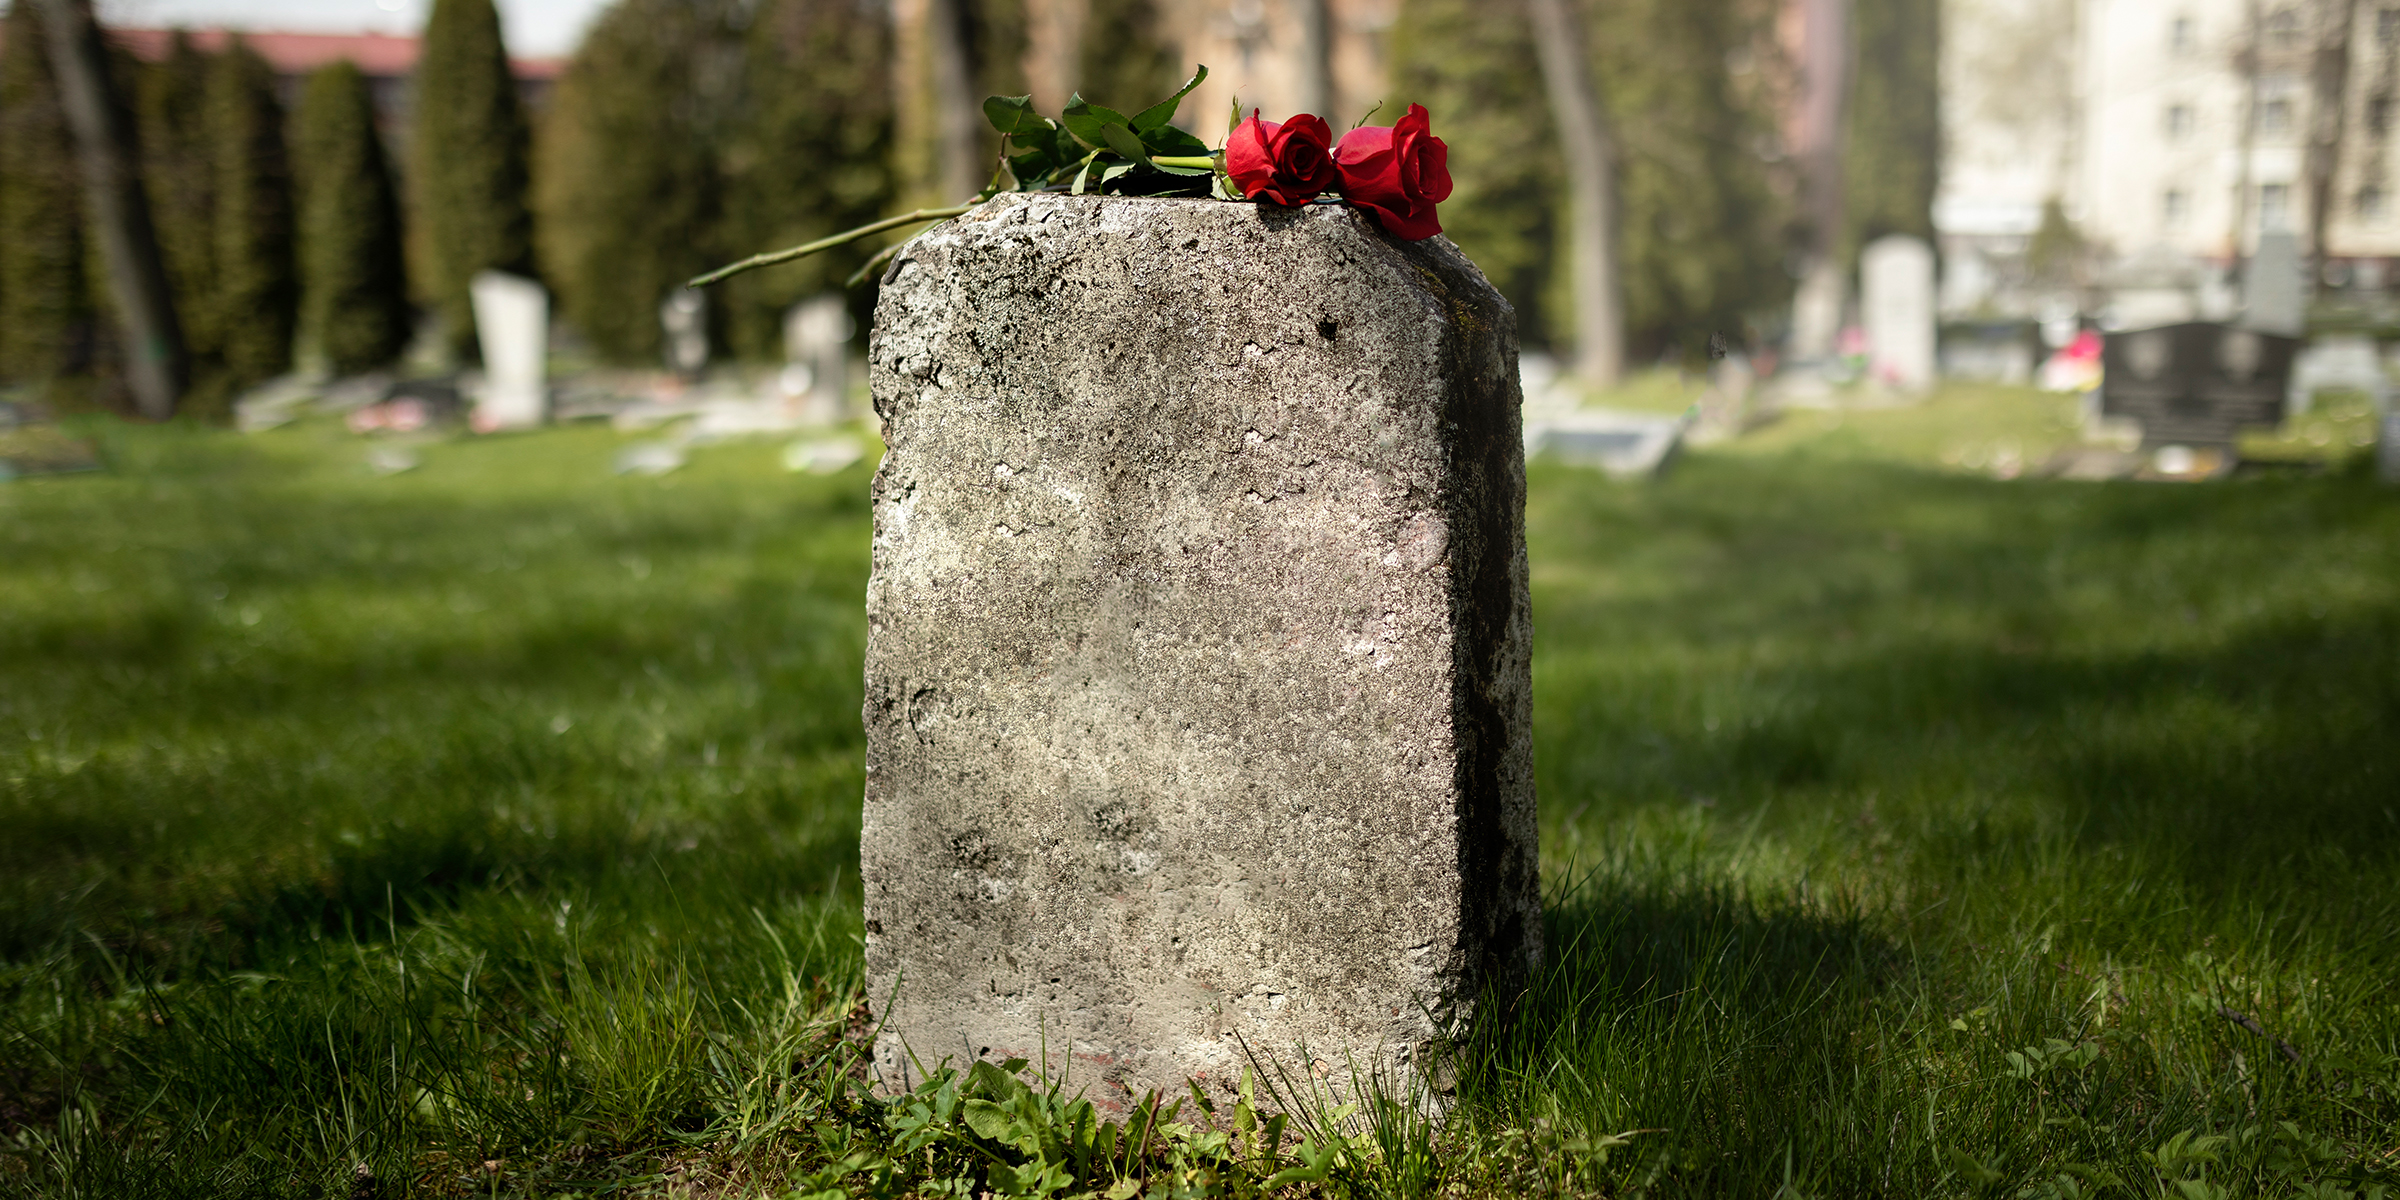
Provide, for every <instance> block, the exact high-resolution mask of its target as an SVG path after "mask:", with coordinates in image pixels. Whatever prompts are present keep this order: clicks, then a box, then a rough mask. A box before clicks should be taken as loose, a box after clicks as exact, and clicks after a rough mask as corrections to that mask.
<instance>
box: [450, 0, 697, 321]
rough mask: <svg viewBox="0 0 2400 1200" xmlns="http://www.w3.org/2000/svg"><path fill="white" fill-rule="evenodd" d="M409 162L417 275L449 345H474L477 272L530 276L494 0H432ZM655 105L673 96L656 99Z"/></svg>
mask: <svg viewBox="0 0 2400 1200" xmlns="http://www.w3.org/2000/svg"><path fill="white" fill-rule="evenodd" d="M416 95H417V100H416V112H415V115H414V116H413V117H412V118H411V119H412V122H413V125H414V144H413V146H412V147H411V151H410V154H409V163H408V179H409V184H410V191H411V195H410V200H411V212H410V216H411V217H412V218H413V222H412V225H411V231H412V232H413V233H414V235H415V237H416V242H415V249H416V252H417V259H416V268H417V269H416V270H415V271H413V272H412V273H411V274H412V278H414V279H415V281H416V283H417V285H418V287H419V289H420V292H419V294H420V297H421V298H423V299H424V300H426V301H427V302H428V303H430V304H431V305H432V306H433V307H435V308H436V309H437V310H438V311H439V312H440V314H441V317H442V327H443V331H444V334H445V336H446V337H447V338H448V339H449V342H450V345H451V346H452V347H453V348H454V349H459V350H464V349H466V348H467V347H470V346H472V345H474V338H475V312H474V307H473V305H472V304H471V303H470V302H469V300H468V298H467V284H468V283H469V282H470V281H471V280H473V279H474V278H475V274H476V272H478V271H482V270H486V269H494V270H501V271H514V272H519V273H524V274H530V273H531V272H532V270H533V217H532V214H531V211H530V210H529V209H528V208H527V206H526V187H527V178H528V167H527V144H528V135H527V131H526V125H525V114H524V111H523V109H522V108H521V107H520V105H519V104H518V100H517V84H516V80H515V79H514V78H513V77H512V76H510V74H509V70H508V53H507V51H506V50H505V49H504V48H503V47H502V45H501V42H500V15H499V13H497V12H496V11H494V10H493V8H492V0H434V2H433V11H432V12H431V13H429V14H428V15H427V16H426V19H425V33H424V43H423V46H422V48H421V50H420V53H419V57H418V59H417V79H416ZM655 99H656V102H657V103H660V104H662V105H664V104H669V103H677V102H678V101H674V100H672V99H670V98H668V97H664V96H660V97H656V98H655Z"/></svg>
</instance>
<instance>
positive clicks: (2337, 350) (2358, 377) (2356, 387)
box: [2284, 333, 2392, 416]
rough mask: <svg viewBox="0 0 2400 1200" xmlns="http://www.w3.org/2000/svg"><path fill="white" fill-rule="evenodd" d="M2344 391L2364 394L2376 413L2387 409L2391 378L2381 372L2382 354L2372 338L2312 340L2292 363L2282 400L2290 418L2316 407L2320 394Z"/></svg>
mask: <svg viewBox="0 0 2400 1200" xmlns="http://www.w3.org/2000/svg"><path fill="white" fill-rule="evenodd" d="M2331 389H2344V390H2350V391H2358V392H2364V393H2366V396H2367V402H2368V404H2370V405H2371V406H2373V407H2374V409H2375V411H2376V412H2382V411H2383V410H2384V409H2385V408H2386V407H2388V406H2389V404H2390V400H2391V394H2392V380H2391V376H2389V375H2387V374H2385V373H2384V369H2383V355H2382V354H2381V353H2379V352H2378V351H2377V350H2376V347H2375V339H2374V338H2372V337H2369V336H2367V335H2366V334H2363V333H2329V334H2323V335H2320V336H2318V337H2316V338H2314V339H2312V340H2311V341H2310V342H2309V344H2307V345H2305V346H2302V347H2301V348H2300V351H2299V354H2298V356H2297V357H2295V358H2294V359H2293V360H2292V381H2291V387H2290V390H2289V391H2288V392H2287V393H2286V395H2285V399H2284V405H2285V408H2286V409H2287V410H2288V411H2289V412H2290V413H2291V414H2292V415H2293V416H2299V415H2301V414H2303V413H2306V412H2307V411H2308V410H2309V409H2310V408H2312V407H2314V406H2315V404H2316V397H2317V393H2318V392H2319V391H2324V390H2331Z"/></svg>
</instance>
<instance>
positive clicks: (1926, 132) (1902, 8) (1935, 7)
mask: <svg viewBox="0 0 2400 1200" xmlns="http://www.w3.org/2000/svg"><path fill="white" fill-rule="evenodd" d="M1941 11H1942V9H1941V2H1940V0H1850V34H1851V38H1852V46H1851V59H1850V61H1851V69H1850V97H1849V101H1848V104H1847V107H1846V108H1845V109H1844V120H1845V124H1846V126H1847V127H1846V128H1845V129H1844V130H1843V151H1842V153H1843V162H1842V186H1843V195H1844V208H1845V213H1844V216H1845V219H1846V220H1845V223H1846V225H1847V229H1846V230H1845V231H1844V234H1845V236H1844V238H1843V242H1844V245H1843V248H1842V255H1843V257H1844V259H1845V260H1853V259H1855V258H1856V256H1857V254H1858V251H1859V248H1860V247H1862V246H1864V245H1866V244H1867V243H1868V242H1871V241H1874V240H1875V239H1876V238H1879V237H1882V236H1884V235H1885V234H1891V233H1905V234H1909V235H1911V236H1913V237H1920V238H1924V239H1925V240H1926V241H1928V242H1930V241H1932V240H1933V191H1934V186H1935V184H1936V183H1938V182H1939V181H1940V176H1939V173H1938V172H1939V164H1940V161H1941V150H1942V125H1941V81H1940V78H1939V70H1940V65H1941Z"/></svg>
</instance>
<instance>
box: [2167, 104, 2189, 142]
mask: <svg viewBox="0 0 2400 1200" xmlns="http://www.w3.org/2000/svg"><path fill="white" fill-rule="evenodd" d="M2191 132H2192V106H2191V105H2189V104H2170V105H2168V106H2167V136H2168V137H2171V138H2180V137H2188V136H2190V135H2191Z"/></svg>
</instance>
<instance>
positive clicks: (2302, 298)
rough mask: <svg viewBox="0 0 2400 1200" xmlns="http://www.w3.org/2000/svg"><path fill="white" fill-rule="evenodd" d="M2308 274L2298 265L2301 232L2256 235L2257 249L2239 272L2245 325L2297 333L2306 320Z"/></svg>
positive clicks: (2279, 333) (2281, 333)
mask: <svg viewBox="0 0 2400 1200" xmlns="http://www.w3.org/2000/svg"><path fill="white" fill-rule="evenodd" d="M2307 283H2308V277H2307V274H2306V273H2305V272H2304V271H2303V270H2302V268H2301V265H2300V236H2299V235H2298V234H2295V233H2290V232H2286V231H2276V232H2271V233H2262V234H2260V235H2258V249H2257V250H2255V251H2253V252H2252V253H2251V255H2250V263H2249V265H2248V266H2247V267H2246V268H2244V270H2243V273H2242V320H2241V325H2242V328H2244V329H2253V330H2257V331H2258V332H2260V333H2271V334H2274V335H2276V336H2278V337H2298V336H2300V329H2301V326H2302V325H2303V324H2305V321H2306V317H2307V303H2308V289H2307V286H2306V285H2307Z"/></svg>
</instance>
